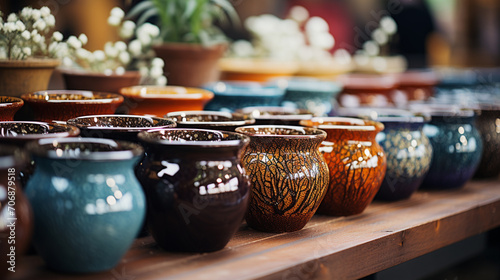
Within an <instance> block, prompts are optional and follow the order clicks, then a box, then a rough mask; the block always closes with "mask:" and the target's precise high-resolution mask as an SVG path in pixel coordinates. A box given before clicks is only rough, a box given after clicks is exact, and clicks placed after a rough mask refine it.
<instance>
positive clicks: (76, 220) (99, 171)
mask: <svg viewBox="0 0 500 280" xmlns="http://www.w3.org/2000/svg"><path fill="white" fill-rule="evenodd" d="M27 149H28V151H30V152H31V154H32V155H33V158H34V160H35V164H36V168H35V172H34V174H33V177H32V179H31V180H30V181H29V182H28V184H27V186H26V196H27V197H28V199H29V201H30V202H31V205H32V207H33V211H34V213H35V232H34V238H33V241H34V245H35V248H36V250H37V252H38V254H39V255H40V256H41V257H42V258H43V259H44V261H45V263H46V265H47V266H48V267H49V268H51V269H54V270H58V271H62V272H66V273H90V272H97V271H104V270H108V269H111V268H113V267H114V266H116V264H118V262H119V261H120V259H121V257H122V256H123V255H124V254H125V252H126V251H127V250H128V248H129V247H130V245H131V244H132V242H133V241H134V238H135V237H136V235H137V233H138V232H139V229H140V227H141V224H142V221H143V219H144V215H145V208H146V206H145V198H144V193H143V191H142V189H141V187H140V185H139V182H138V181H137V179H136V177H135V175H134V171H133V168H134V166H135V164H136V163H137V161H138V160H139V159H140V157H141V156H142V153H143V150H142V148H141V147H140V146H139V145H137V144H133V143H129V142H119V141H114V140H110V139H98V138H83V139H72V138H64V139H55V138H50V139H42V140H39V141H37V142H32V143H29V144H28V145H27ZM48 202H50V203H48Z"/></svg>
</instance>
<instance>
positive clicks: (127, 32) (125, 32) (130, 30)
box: [120, 20, 135, 39]
mask: <svg viewBox="0 0 500 280" xmlns="http://www.w3.org/2000/svg"><path fill="white" fill-rule="evenodd" d="M134 30H135V23H134V22H133V21H130V20H126V21H124V22H123V23H122V26H121V28H120V37H122V38H123V39H129V38H130V37H132V36H133V35H134Z"/></svg>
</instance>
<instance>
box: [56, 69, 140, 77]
mask: <svg viewBox="0 0 500 280" xmlns="http://www.w3.org/2000/svg"><path fill="white" fill-rule="evenodd" d="M61 74H62V75H68V76H75V77H76V76H80V77H89V76H90V77H113V78H114V77H123V78H137V77H140V76H141V73H140V72H139V71H133V70H132V71H130V70H128V71H125V72H124V73H123V74H116V73H114V72H113V73H112V74H105V73H100V72H91V71H85V70H74V69H61Z"/></svg>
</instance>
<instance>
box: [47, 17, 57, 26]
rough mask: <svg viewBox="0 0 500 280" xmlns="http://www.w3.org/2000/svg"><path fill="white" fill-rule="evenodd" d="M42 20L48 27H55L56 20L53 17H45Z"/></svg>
mask: <svg viewBox="0 0 500 280" xmlns="http://www.w3.org/2000/svg"><path fill="white" fill-rule="evenodd" d="M44 20H45V23H46V24H47V26H49V27H53V26H54V25H56V18H55V17H54V16H53V15H49V16H47V17H45V18H44Z"/></svg>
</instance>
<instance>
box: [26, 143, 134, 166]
mask: <svg viewBox="0 0 500 280" xmlns="http://www.w3.org/2000/svg"><path fill="white" fill-rule="evenodd" d="M61 144H62V145H78V144H87V145H90V146H92V145H94V146H95V145H107V147H110V148H111V149H112V150H111V151H109V150H108V151H90V152H85V153H81V152H75V150H76V149H75V148H72V149H69V150H67V151H66V152H65V151H63V150H62V149H58V148H57V147H58V146H59V145H61ZM26 149H27V150H28V151H29V152H30V154H33V155H36V156H39V157H44V158H50V159H72V160H75V159H77V160H91V161H116V160H128V159H132V158H135V157H137V156H140V155H142V154H143V152H144V149H143V148H142V147H141V146H140V145H139V144H135V143H132V142H127V141H118V140H111V139H104V138H44V139H39V140H38V141H34V142H31V143H28V144H27V145H26ZM113 149H114V150H113Z"/></svg>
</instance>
